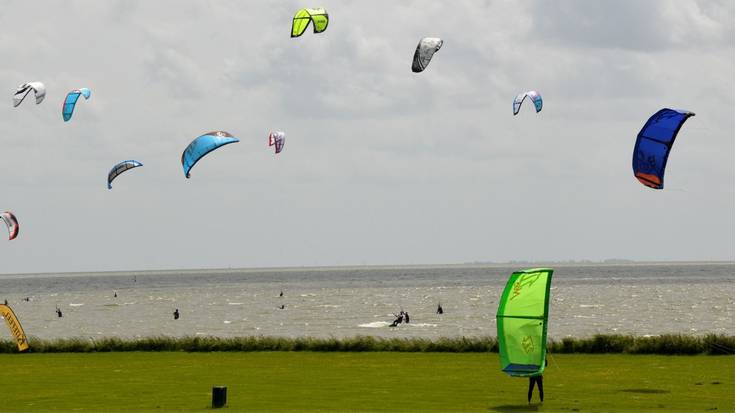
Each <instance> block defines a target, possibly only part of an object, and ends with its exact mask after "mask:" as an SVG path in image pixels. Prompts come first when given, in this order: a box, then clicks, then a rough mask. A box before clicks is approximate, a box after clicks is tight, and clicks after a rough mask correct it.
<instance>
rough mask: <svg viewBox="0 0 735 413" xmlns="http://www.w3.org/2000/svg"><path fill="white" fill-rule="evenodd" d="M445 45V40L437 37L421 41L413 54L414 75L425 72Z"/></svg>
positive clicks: (412, 66)
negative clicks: (433, 57) (432, 59)
mask: <svg viewBox="0 0 735 413" xmlns="http://www.w3.org/2000/svg"><path fill="white" fill-rule="evenodd" d="M443 44H444V40H442V39H439V38H437V37H424V38H423V39H421V41H419V44H418V46H416V51H415V52H414V54H413V64H412V65H411V70H413V71H414V73H419V72H423V71H424V69H426V66H428V65H429V62H431V58H432V56H434V53H436V52H438V51H439V49H441V48H442V45H443Z"/></svg>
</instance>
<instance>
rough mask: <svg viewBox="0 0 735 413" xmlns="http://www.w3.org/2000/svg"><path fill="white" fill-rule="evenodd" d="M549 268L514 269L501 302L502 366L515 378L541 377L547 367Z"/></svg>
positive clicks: (499, 316) (500, 348) (499, 329)
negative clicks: (515, 270)
mask: <svg viewBox="0 0 735 413" xmlns="http://www.w3.org/2000/svg"><path fill="white" fill-rule="evenodd" d="M553 273H554V270H552V269H550V268H537V269H532V270H525V271H517V272H514V273H513V274H512V275H511V276H510V279H508V283H507V284H506V285H505V289H504V290H503V295H502V297H501V298H500V304H499V305H498V314H497V322H498V347H499V353H500V368H501V370H503V371H504V372H505V373H507V374H509V375H511V376H515V377H528V376H538V375H541V374H542V373H543V372H544V368H545V367H546V329H547V325H548V321H549V289H550V287H551V275H552V274H553Z"/></svg>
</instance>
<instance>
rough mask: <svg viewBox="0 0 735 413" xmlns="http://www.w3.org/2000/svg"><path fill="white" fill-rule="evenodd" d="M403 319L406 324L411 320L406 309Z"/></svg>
mask: <svg viewBox="0 0 735 413" xmlns="http://www.w3.org/2000/svg"><path fill="white" fill-rule="evenodd" d="M403 321H405V322H406V324H408V323H410V322H411V318H409V317H408V311H406V312H405V313H403Z"/></svg>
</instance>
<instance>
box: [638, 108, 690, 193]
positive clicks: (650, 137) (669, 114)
mask: <svg viewBox="0 0 735 413" xmlns="http://www.w3.org/2000/svg"><path fill="white" fill-rule="evenodd" d="M691 116H694V113H693V112H689V111H687V110H678V109H661V110H659V111H658V112H656V113H655V114H654V115H653V116H651V117H650V118H649V119H648V122H646V124H645V125H643V129H641V131H640V132H638V137H637V139H636V141H635V149H634V150H633V174H634V175H635V177H636V178H637V179H638V180H639V181H640V182H641V183H642V184H643V185H645V186H647V187H649V188H653V189H663V188H664V172H665V171H666V161H667V160H668V159H669V152H671V146H672V145H673V144H674V139H676V135H677V134H678V133H679V129H681V126H682V125H683V124H684V122H686V120H687V119H689V118H690V117H691Z"/></svg>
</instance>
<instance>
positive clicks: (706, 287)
mask: <svg viewBox="0 0 735 413" xmlns="http://www.w3.org/2000/svg"><path fill="white" fill-rule="evenodd" d="M555 268H556V271H555V273H554V281H553V283H552V289H551V291H552V300H551V308H550V323H549V335H550V336H551V337H557V338H559V337H564V336H568V335H569V336H577V337H579V336H588V335H591V334H594V333H632V334H637V335H646V334H652V335H653V334H661V333H687V334H704V333H723V334H733V333H734V332H735V319H734V318H733V315H735V264H720V263H717V264H707V263H694V264H646V265H643V264H638V265H597V266H595V265H576V266H571V265H564V266H556V267H555ZM514 269H516V268H515V267H513V268H511V267H502V266H437V267H420V268H418V267H417V268H410V267H391V268H313V269H312V268H309V269H287V270H202V271H182V272H176V271H170V272H129V273H101V274H89V273H87V274H59V275H5V276H0V300H2V299H7V300H8V301H9V303H10V305H11V306H12V307H13V309H14V310H15V312H16V314H17V315H18V317H19V318H20V320H21V322H22V324H23V326H24V328H25V330H26V333H27V334H29V335H31V336H36V337H41V338H56V337H80V336H81V337H89V336H91V337H101V336H118V337H137V336H152V335H168V336H184V335H214V336H244V335H277V336H287V337H297V336H307V335H308V336H316V337H330V336H334V337H345V336H354V335H373V336H382V337H425V338H436V337H441V336H447V337H452V336H484V335H495V327H496V325H495V313H496V310H497V305H498V298H499V296H500V293H501V292H502V289H503V286H504V284H505V282H506V280H507V278H508V276H509V275H510V273H511V272H512V271H513V270H514ZM280 291H283V292H284V296H283V297H279V293H280ZM115 292H117V294H118V296H117V298H115V297H114V296H113V294H114V293H115ZM24 297H28V298H29V301H24V300H23V298H24ZM439 302H441V304H442V306H443V308H444V311H445V313H444V314H443V315H437V314H435V310H436V306H437V304H438V303H439ZM281 305H284V306H285V308H284V309H280V308H279V307H280V306H281ZM57 306H58V307H59V308H60V309H61V310H62V312H63V315H64V316H63V317H62V318H58V317H57V316H56V313H55V309H56V307H57ZM176 308H178V309H179V311H180V312H181V318H180V319H179V320H176V321H174V320H173V315H172V313H173V311H174V309H176ZM401 309H403V310H406V311H408V312H409V314H410V315H411V323H410V324H408V325H405V324H404V325H401V326H400V327H398V328H390V327H388V325H389V324H390V322H391V321H392V320H393V313H397V312H399V311H400V310H401ZM5 336H7V334H6V332H2V333H0V337H5ZM6 338H7V337H6Z"/></svg>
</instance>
